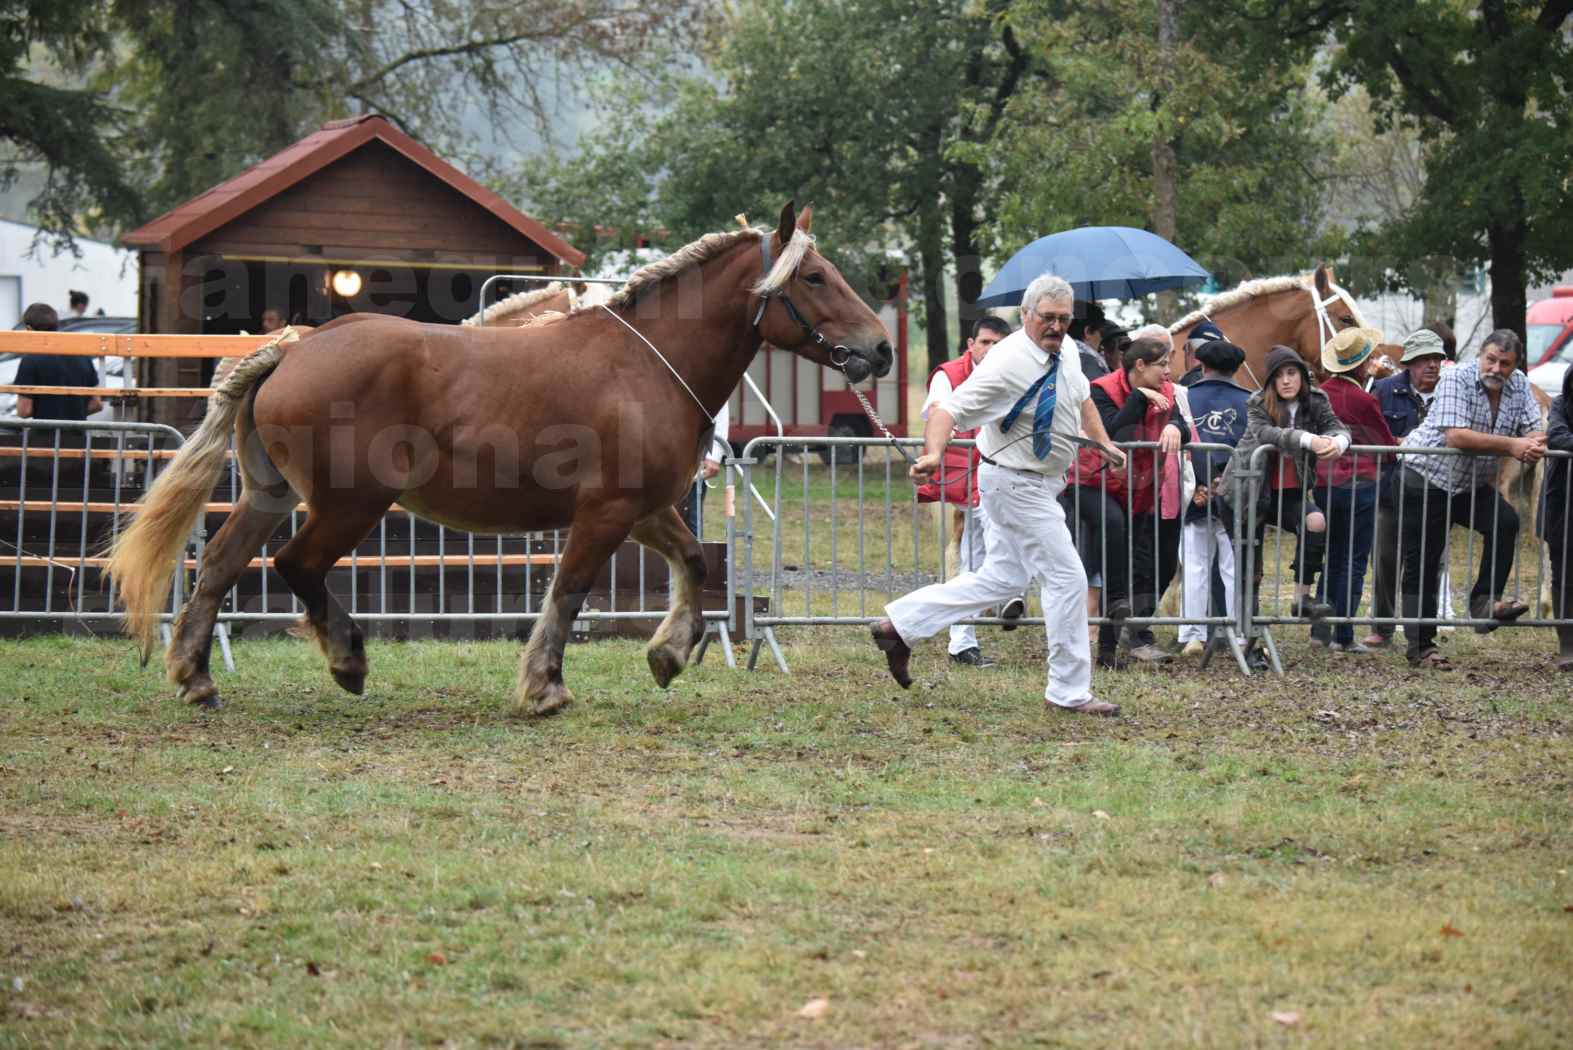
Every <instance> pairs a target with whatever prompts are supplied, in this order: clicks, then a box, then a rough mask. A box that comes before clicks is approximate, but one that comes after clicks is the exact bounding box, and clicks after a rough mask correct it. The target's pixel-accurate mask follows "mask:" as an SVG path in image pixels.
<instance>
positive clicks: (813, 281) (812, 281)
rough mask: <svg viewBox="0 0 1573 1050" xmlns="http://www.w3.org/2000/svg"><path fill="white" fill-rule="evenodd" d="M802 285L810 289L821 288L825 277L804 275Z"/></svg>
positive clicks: (816, 274)
mask: <svg viewBox="0 0 1573 1050" xmlns="http://www.w3.org/2000/svg"><path fill="white" fill-rule="evenodd" d="M803 283H804V284H806V285H808V286H809V287H810V288H823V287H824V286H825V276H824V274H819V273H805V274H804V275H803Z"/></svg>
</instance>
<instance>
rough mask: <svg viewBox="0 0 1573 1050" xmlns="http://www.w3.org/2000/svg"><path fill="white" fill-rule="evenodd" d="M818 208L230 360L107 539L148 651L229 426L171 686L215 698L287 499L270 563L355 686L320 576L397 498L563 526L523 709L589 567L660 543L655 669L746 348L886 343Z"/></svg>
mask: <svg viewBox="0 0 1573 1050" xmlns="http://www.w3.org/2000/svg"><path fill="white" fill-rule="evenodd" d="M809 223H810V211H809V209H807V208H805V209H804V210H803V213H802V215H801V216H800V217H799V216H794V211H793V206H792V205H791V204H788V205H787V206H786V207H785V208H784V209H782V212H781V219H780V224H779V226H778V228H777V229H776V230H775V231H773V232H772V231H768V230H758V229H744V230H734V231H731V232H728V233H712V234H709V235H707V236H705V237H702V238H700V239H699V240H698V241H695V242H694V243H693V244H690V245H688V246H687V247H685V248H682V249H681V250H679V251H677V252H676V253H674V254H673V255H671V256H670V257H668V258H666V259H664V260H662V261H660V262H657V263H653V264H651V265H649V266H646V267H644V268H642V269H641V270H639V271H638V272H636V273H635V274H634V275H633V276H632V277H631V278H630V279H629V281H628V283H627V284H626V285H624V286H623V288H622V289H621V290H620V291H619V292H618V293H617V294H616V295H614V296H613V297H612V298H611V300H610V301H609V302H608V303H607V304H606V305H605V306H599V307H582V308H581V309H579V310H578V311H576V312H574V313H571V314H568V315H567V316H563V317H559V318H556V319H548V320H545V321H543V322H542V323H540V324H537V325H534V326H526V327H512V328H483V327H471V326H451V325H428V324H417V323H415V322H411V321H406V320H400V319H395V318H381V317H366V316H364V315H361V316H354V317H353V322H352V319H351V318H343V319H340V320H336V321H333V322H331V323H329V324H326V325H324V326H322V327H321V328H319V329H317V330H316V331H315V332H313V333H312V334H310V335H309V336H307V337H305V338H303V339H299V340H297V341H295V342H292V343H291V342H288V341H287V340H284V339H281V340H277V341H275V342H274V343H271V344H269V345H267V346H264V347H263V348H261V349H259V350H257V351H256V352H254V353H252V354H251V355H249V356H248V357H245V358H243V359H242V360H241V361H240V363H239V364H238V365H236V367H235V368H234V369H233V370H232V371H231V372H230V374H229V375H228V376H227V377H226V378H225V379H224V381H223V382H222V383H221V384H220V385H219V386H217V387H216V388H215V389H214V391H213V393H212V395H211V396H210V398H209V402H208V414H207V416H206V418H205V419H204V420H203V423H202V426H201V427H200V428H199V429H198V430H197V432H196V433H195V434H194V435H193V436H192V438H191V440H190V441H189V442H188V443H187V444H186V446H185V448H184V449H183V450H182V451H181V453H180V454H179V455H178V456H177V457H176V458H175V460H174V461H173V463H172V464H171V465H170V467H169V469H167V470H166V471H165V472H164V474H163V475H162V476H161V477H160V478H159V479H158V481H157V483H156V484H155V485H154V486H153V488H152V489H151V490H150V491H149V492H148V494H147V496H146V497H145V498H144V500H143V501H142V503H141V505H140V506H139V507H138V508H137V510H136V512H135V517H134V519H133V520H132V522H131V524H130V526H129V528H128V529H127V530H126V531H125V532H123V533H122V534H121V536H120V539H119V540H118V542H117V543H116V545H115V547H114V550H113V552H112V555H111V559H110V565H109V570H108V571H109V572H110V574H111V575H112V576H113V577H114V578H115V579H116V581H117V583H118V586H119V588H120V595H121V599H122V601H123V602H124V604H125V609H126V623H127V629H128V631H129V633H131V634H132V635H133V636H135V637H136V638H138V639H139V640H140V641H141V643H142V647H143V654H144V658H145V657H146V656H147V655H149V654H150V653H151V651H152V646H153V641H154V637H155V630H156V627H157V617H158V610H159V609H160V608H161V606H162V604H163V602H164V600H166V598H167V595H168V594H169V585H170V579H171V576H172V574H173V571H174V566H175V563H176V561H177V559H178V558H179V557H180V555H181V554H182V553H183V551H184V548H185V543H186V539H187V537H188V536H189V534H190V531H191V528H192V525H193V524H194V523H195V521H196V518H197V516H198V515H199V514H200V513H201V512H202V509H203V505H204V504H205V502H206V501H207V499H208V498H209V494H210V493H211V491H212V489H213V485H214V482H215V481H216V480H217V478H218V475H219V473H220V471H221V470H222V468H223V465H224V458H225V451H226V448H227V446H228V443H229V436H230V433H231V432H232V431H233V433H234V435H235V439H236V440H235V448H236V449H237V450H238V452H237V456H238V459H239V462H240V469H241V476H242V479H243V481H244V484H245V491H244V493H243V494H242V495H241V497H240V499H239V501H238V502H237V503H236V505H235V509H234V511H233V512H232V513H231V515H230V517H229V519H228V520H227V521H226V522H225V523H224V527H223V528H222V529H220V530H219V531H218V533H217V535H215V536H214V538H213V539H212V540H211V541H209V543H208V544H207V548H206V552H205V556H204V558H203V563H202V570H201V574H200V576H199V577H198V579H197V585H196V590H195V593H194V594H193V595H192V598H191V600H190V601H189V602H188V603H187V604H186V606H185V609H184V610H183V611H182V613H181V615H180V618H179V620H178V621H177V622H176V624H175V631H174V638H173V640H172V641H171V643H170V646H169V649H168V651H167V652H166V653H165V656H164V662H165V666H166V668H167V670H168V672H169V676H170V678H171V680H173V681H174V683H175V684H176V685H177V686H178V687H179V693H180V696H181V697H182V698H184V699H186V700H188V701H190V702H193V703H198V704H202V705H204V706H208V707H214V706H218V704H219V697H218V692H217V690H216V688H215V687H214V684H213V680H212V678H211V677H210V675H209V673H208V654H209V650H210V648H211V643H212V633H213V624H214V620H215V618H216V616H217V613H218V608H219V603H220V602H221V600H222V599H223V596H224V595H225V593H226V592H227V591H228V590H229V588H230V587H231V586H232V585H233V584H234V582H235V580H236V579H237V578H238V577H239V575H240V573H241V572H242V571H243V570H244V568H245V566H246V564H247V562H248V561H249V560H250V559H251V557H252V554H253V552H255V551H256V550H257V549H258V548H259V547H260V546H261V545H262V543H263V542H264V541H265V540H266V539H267V537H268V536H269V535H270V534H271V533H272V531H273V529H274V528H275V526H276V525H277V524H278V523H279V522H280V521H281V520H283V519H284V518H285V517H286V516H287V515H288V514H289V511H290V508H291V507H293V506H294V505H295V504H296V502H297V500H304V501H305V503H306V505H307V508H308V511H309V513H308V516H307V518H306V522H305V524H304V525H303V526H302V528H301V529H300V531H299V532H298V533H297V534H296V535H295V536H294V538H292V539H291V540H290V541H289V542H288V543H287V544H285V546H284V547H283V548H282V549H281V550H280V551H279V553H278V556H277V558H276V559H275V560H274V567H275V568H276V569H277V570H278V572H279V574H280V575H281V576H282V577H283V578H284V580H285V582H286V583H287V584H288V585H289V587H290V589H291V590H292V591H294V593H295V594H296V595H297V596H299V598H300V599H301V601H302V603H303V604H304V605H305V607H306V617H305V626H306V627H307V628H309V629H310V631H311V632H312V633H313V634H314V635H315V637H316V639H317V642H318V644H319V645H320V646H321V647H322V649H323V652H324V653H325V655H326V656H327V661H328V669H329V671H330V672H331V673H332V675H333V678H334V680H335V681H337V682H338V683H339V685H341V686H342V687H344V688H345V689H347V690H349V691H350V692H354V693H359V692H360V691H361V690H362V688H363V687H364V684H365V678H366V671H367V664H366V652H365V645H364V642H363V638H362V634H361V631H360V629H359V628H358V627H357V626H356V625H355V623H354V622H353V621H352V620H351V618H350V617H349V615H348V614H347V613H346V612H345V611H344V609H343V608H342V607H341V606H340V605H339V604H338V602H336V601H335V600H334V599H333V597H332V596H331V595H330V594H329V593H328V591H327V588H326V586H325V583H324V580H325V577H326V575H327V572H328V570H329V569H330V568H331V567H332V566H333V565H334V563H335V562H336V561H337V560H338V559H339V558H340V557H342V556H343V555H345V554H347V553H348V552H349V551H350V550H351V549H352V548H353V547H354V546H355V545H356V544H357V543H358V542H360V540H361V539H363V538H364V537H365V536H366V535H367V534H368V533H369V532H370V531H371V529H372V528H373V527H374V526H375V525H376V523H377V521H378V520H379V519H380V518H381V517H382V515H383V514H384V513H385V512H386V511H387V510H388V508H389V507H390V506H391V505H392V504H393V503H394V501H398V502H399V503H400V504H401V505H403V506H405V507H408V508H409V509H411V510H413V511H414V512H415V513H417V514H419V515H421V516H422V517H425V518H427V519H429V520H431V521H435V522H439V523H441V524H445V525H449V526H452V527H455V528H460V529H465V530H469V531H472V532H490V533H523V532H534V531H538V530H543V529H555V528H567V529H568V530H569V533H568V542H567V544H566V546H565V548H564V550H563V554H562V560H561V563H560V564H559V566H558V569H557V574H556V576H555V578H554V579H553V581H552V584H551V587H550V589H549V590H548V593H547V595H546V598H545V607H544V609H543V612H542V614H541V618H540V620H539V622H538V623H537V624H536V625H535V629H534V630H533V631H532V632H531V635H530V640H529V642H528V644H527V645H526V647H525V650H524V654H523V657H522V660H521V664H520V670H519V683H518V689H517V698H518V702H519V704H520V706H521V707H528V708H529V709H530V710H532V711H533V712H534V713H536V714H545V713H548V712H551V711H555V710H557V709H559V708H561V707H563V706H564V705H565V704H567V703H569V702H570V701H571V700H572V699H573V696H572V694H571V693H570V692H569V691H568V689H567V687H566V686H565V685H564V684H563V644H564V641H565V640H566V632H567V628H568V626H569V624H570V623H571V622H572V620H573V618H574V617H575V616H576V615H577V614H578V612H579V608H580V606H581V605H582V604H583V602H584V598H585V594H586V592H587V591H588V590H589V589H590V586H591V583H592V582H593V580H594V579H595V576H596V573H597V572H598V571H599V570H600V568H601V566H602V565H603V564H604V563H605V562H606V561H607V559H608V558H609V557H610V556H611V554H612V552H613V551H615V550H616V549H617V547H618V545H619V544H621V543H622V542H623V540H624V539H625V538H627V537H629V536H632V537H633V538H634V539H635V540H637V541H638V542H639V543H642V544H644V545H645V546H647V547H649V548H651V549H652V550H655V551H657V552H658V553H660V554H661V555H662V556H663V557H665V558H666V560H667V563H668V564H669V565H670V566H671V570H672V578H673V583H674V586H673V595H672V602H671V607H670V609H669V610H668V612H667V615H666V618H665V619H664V620H662V622H661V624H660V626H659V627H658V628H657V629H656V632H655V635H654V637H653V638H652V639H651V641H650V645H649V649H648V652H647V658H648V661H649V665H650V670H651V672H652V673H653V674H654V675H655V679H656V681H657V682H658V683H660V684H661V685H663V686H664V685H666V684H667V683H668V682H670V681H671V679H672V678H673V676H675V675H676V674H677V673H678V672H679V671H681V670H682V669H683V667H684V666H686V665H687V662H688V657H689V655H690V653H691V652H692V651H693V648H694V646H695V644H696V643H697V642H698V640H699V638H700V637H701V635H702V633H703V631H704V619H703V616H702V613H701V611H700V606H699V592H700V586H701V584H702V583H703V578H704V563H703V561H702V559H701V555H700V549H699V543H698V541H697V540H696V539H695V538H694V536H693V534H692V533H691V532H689V531H688V527H687V526H686V525H685V524H684V523H683V520H682V517H681V516H680V515H679V513H678V511H677V509H676V508H675V506H674V504H675V503H676V502H677V501H678V500H679V499H681V498H682V496H683V494H684V493H685V492H686V491H687V490H688V486H689V483H690V481H691V479H692V478H693V475H694V471H695V469H696V468H697V466H698V463H699V457H700V453H701V451H702V450H703V449H705V448H706V447H708V444H709V432H710V430H711V427H712V425H713V424H712V421H713V419H714V416H715V413H716V412H717V411H719V410H720V408H721V405H722V404H723V402H725V400H726V398H727V397H728V396H730V395H731V393H732V390H733V389H734V388H735V387H736V386H737V384H738V382H739V381H740V380H741V378H742V376H743V372H744V370H745V369H746V368H747V367H748V365H749V362H751V361H752V360H753V358H754V355H755V353H757V352H758V350H759V347H760V345H761V344H762V343H764V342H769V343H770V344H772V345H774V346H778V347H781V348H783V349H788V350H793V351H796V352H797V353H799V354H801V355H802V356H804V357H806V358H808V359H809V360H812V361H815V362H817V363H819V364H822V365H827V366H830V367H835V368H838V369H840V370H842V371H843V372H845V373H846V375H847V378H848V379H849V380H850V381H852V382H860V381H861V380H863V379H865V378H867V377H868V376H869V375H871V374H872V375H879V376H883V375H885V374H887V373H888V372H889V371H890V368H891V365H892V363H893V361H894V353H893V352H892V350H891V347H890V343H889V341H888V335H887V333H886V331H885V328H884V326H883V325H882V324H881V323H880V320H879V318H878V317H877V316H875V314H874V312H873V311H872V310H870V309H869V308H868V306H866V305H865V304H864V302H863V300H862V299H860V298H859V297H858V296H857V295H856V294H855V293H854V292H853V291H852V289H851V288H849V287H848V286H847V283H846V281H845V280H844V279H843V278H842V276H841V274H840V273H839V272H838V271H837V270H836V268H835V267H834V266H832V265H831V264H830V263H829V262H828V261H827V260H826V259H825V258H824V257H823V256H822V255H820V254H819V252H818V251H817V250H816V249H815V248H814V245H813V239H812V238H811V237H810V236H809Z"/></svg>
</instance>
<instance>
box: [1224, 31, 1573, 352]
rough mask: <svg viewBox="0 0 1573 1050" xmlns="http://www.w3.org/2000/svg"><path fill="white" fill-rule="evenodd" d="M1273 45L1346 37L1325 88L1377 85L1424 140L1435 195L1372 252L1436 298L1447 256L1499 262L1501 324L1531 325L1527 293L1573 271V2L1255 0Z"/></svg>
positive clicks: (1376, 99)
mask: <svg viewBox="0 0 1573 1050" xmlns="http://www.w3.org/2000/svg"><path fill="white" fill-rule="evenodd" d="M1242 9H1243V10H1244V12H1245V13H1246V14H1247V15H1249V16H1250V17H1251V18H1253V19H1255V20H1256V22H1257V24H1258V25H1259V26H1260V29H1261V38H1262V39H1263V41H1264V43H1263V46H1271V43H1272V42H1273V41H1276V40H1282V39H1285V38H1294V37H1298V38H1304V39H1324V38H1327V37H1330V38H1331V40H1332V41H1333V42H1334V45H1335V46H1334V48H1333V51H1332V55H1331V60H1330V61H1329V62H1328V64H1327V66H1326V68H1325V71H1324V72H1323V75H1322V79H1323V82H1324V83H1325V85H1326V86H1327V88H1328V90H1329V91H1330V92H1331V93H1333V94H1334V95H1335V96H1336V95H1341V94H1344V93H1347V92H1349V91H1352V90H1354V89H1355V88H1356V87H1360V88H1363V89H1364V90H1365V91H1366V92H1367V93H1368V94H1369V95H1370V97H1371V100H1372V107H1373V110H1374V112H1375V114H1376V115H1377V118H1378V120H1379V121H1380V123H1381V125H1382V126H1383V127H1406V128H1412V129H1414V130H1415V131H1416V132H1418V134H1419V136H1420V139H1421V142H1422V145H1423V150H1424V158H1425V179H1424V184H1423V187H1422V188H1421V190H1420V192H1419V193H1418V195H1417V196H1416V197H1415V199H1414V201H1413V203H1412V205H1411V207H1409V208H1408V209H1407V210H1406V212H1405V213H1404V214H1402V215H1400V216H1398V217H1396V218H1394V219H1392V220H1390V221H1387V222H1383V223H1380V224H1378V225H1374V226H1373V227H1372V228H1371V229H1369V230H1368V231H1367V234H1366V236H1365V237H1363V238H1362V241H1361V243H1362V245H1363V246H1364V254H1365V255H1366V256H1367V257H1368V258H1370V259H1372V260H1374V261H1376V262H1377V263H1378V264H1379V265H1380V268H1381V270H1382V271H1383V272H1384V273H1387V274H1389V275H1390V276H1391V277H1392V278H1393V279H1394V280H1396V282H1397V283H1398V284H1399V285H1400V286H1404V287H1409V288H1414V289H1416V290H1421V291H1423V290H1424V288H1425V286H1426V283H1427V282H1428V281H1429V280H1431V279H1433V275H1434V271H1435V263H1434V260H1436V259H1437V258H1438V257H1441V258H1445V259H1449V260H1452V261H1453V264H1452V265H1453V269H1454V270H1455V272H1457V271H1461V270H1463V269H1465V268H1468V267H1471V266H1474V265H1478V264H1482V263H1489V265H1490V268H1491V278H1492V313H1493V316H1494V320H1495V323H1496V325H1497V326H1498V327H1509V328H1514V329H1517V330H1518V331H1519V332H1520V333H1522V331H1523V327H1524V298H1525V289H1526V286H1527V284H1528V283H1529V282H1530V281H1533V280H1540V279H1545V278H1548V277H1550V276H1551V275H1553V274H1555V273H1557V272H1559V271H1561V270H1563V269H1566V268H1568V267H1569V266H1573V180H1570V177H1569V174H1568V173H1569V172H1570V171H1573V84H1570V83H1569V79H1568V70H1569V69H1570V68H1573V38H1570V35H1569V31H1568V26H1569V16H1570V15H1573V0H1479V2H1468V0H1414V2H1411V3H1402V4H1372V3H1360V2H1357V0H1244V2H1243V8H1242Z"/></svg>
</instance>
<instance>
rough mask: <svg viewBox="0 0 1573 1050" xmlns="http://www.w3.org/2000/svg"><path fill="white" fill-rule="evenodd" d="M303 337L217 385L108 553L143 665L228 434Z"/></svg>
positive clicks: (271, 347) (287, 337)
mask: <svg viewBox="0 0 1573 1050" xmlns="http://www.w3.org/2000/svg"><path fill="white" fill-rule="evenodd" d="M299 338H300V336H299V335H298V334H297V333H296V332H295V331H294V330H293V329H291V328H285V329H284V330H283V331H281V332H280V333H279V334H278V335H276V336H275V337H274V338H272V339H270V340H269V341H268V342H267V343H265V344H264V345H263V346H261V347H259V348H258V349H257V350H255V351H253V352H252V353H250V354H248V355H247V356H245V357H243V358H241V359H240V360H239V361H238V363H236V365H235V366H234V367H233V368H232V369H230V370H229V372H228V373H227V374H225V375H224V376H223V377H222V378H221V379H218V380H217V381H216V382H215V383H214V385H213V392H212V393H211V394H209V395H208V411H207V415H206V416H205V417H203V420H202V425H201V426H199V427H198V428H197V431H196V433H194V434H192V435H191V438H190V440H188V441H187V442H186V444H185V446H184V447H182V448H181V450H180V452H179V454H178V455H176V456H175V458H174V460H172V461H171V462H170V464H169V466H168V467H167V468H166V469H165V470H164V472H163V473H162V474H160V475H159V477H158V480H157V481H156V482H154V483H153V487H152V488H151V489H149V490H148V492H147V495H145V496H143V497H142V499H141V501H140V502H139V503H138V504H137V505H136V507H134V508H133V509H132V511H131V513H132V518H131V522H130V524H129V525H128V526H127V527H126V528H125V529H124V530H123V531H122V532H121V533H120V535H119V536H118V537H117V538H116V539H115V541H114V544H113V545H112V546H111V547H110V549H109V564H108V566H107V567H106V568H105V572H106V574H107V575H109V576H110V577H112V578H113V579H114V581H115V586H116V587H117V588H118V589H119V597H120V603H121V605H122V606H124V607H125V629H126V633H127V634H129V635H130V636H131V637H133V638H135V639H136V640H137V642H138V643H139V644H140V645H141V647H142V662H143V663H144V664H145V663H147V660H148V657H149V656H151V655H152V653H153V641H154V638H155V637H156V631H157V624H158V618H159V613H160V612H161V611H162V609H163V608H164V606H165V604H166V603H167V602H168V601H169V588H170V581H171V579H172V578H173V577H174V575H175V566H176V563H177V562H178V561H179V560H180V559H181V557H182V555H183V554H184V553H185V547H186V540H187V538H188V537H189V536H190V535H191V529H192V527H193V526H194V525H196V522H197V517H198V515H200V514H201V513H202V512H203V510H204V508H205V507H206V506H207V502H208V498H209V497H210V496H211V495H212V493H213V486H214V484H215V483H216V482H217V481H218V476H219V473H220V472H221V471H223V469H224V455H225V453H226V452H227V451H228V449H229V435H230V432H231V431H232V430H233V429H234V427H235V419H236V417H237V416H239V415H240V410H241V406H242V405H244V404H245V400H246V392H247V391H248V390H250V389H251V388H252V387H253V386H255V385H256V384H257V383H258V382H260V381H261V380H262V379H263V377H265V376H266V375H267V374H268V373H270V372H272V371H273V369H274V368H276V367H278V363H279V360H280V359H281V358H282V357H283V354H284V347H285V346H287V345H288V344H290V343H293V342H295V341H296V340H298V339H299Z"/></svg>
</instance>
